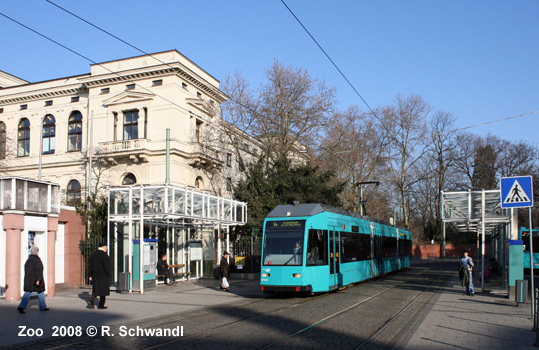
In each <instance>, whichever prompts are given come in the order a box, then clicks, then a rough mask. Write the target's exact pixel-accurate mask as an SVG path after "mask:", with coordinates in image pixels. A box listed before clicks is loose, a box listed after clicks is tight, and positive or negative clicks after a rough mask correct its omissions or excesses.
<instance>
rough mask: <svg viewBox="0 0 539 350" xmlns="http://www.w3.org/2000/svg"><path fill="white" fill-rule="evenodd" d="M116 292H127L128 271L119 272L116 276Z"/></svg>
mask: <svg viewBox="0 0 539 350" xmlns="http://www.w3.org/2000/svg"><path fill="white" fill-rule="evenodd" d="M118 292H120V293H121V294H127V293H129V272H120V275H119V276H118Z"/></svg>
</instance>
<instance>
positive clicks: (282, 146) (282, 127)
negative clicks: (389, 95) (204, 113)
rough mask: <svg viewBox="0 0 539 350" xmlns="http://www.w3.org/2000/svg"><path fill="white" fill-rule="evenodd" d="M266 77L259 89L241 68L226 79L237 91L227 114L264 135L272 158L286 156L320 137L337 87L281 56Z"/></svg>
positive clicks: (246, 128)
mask: <svg viewBox="0 0 539 350" xmlns="http://www.w3.org/2000/svg"><path fill="white" fill-rule="evenodd" d="M266 77H267V81H266V82H265V83H263V84H261V85H260V86H259V88H258V89H256V90H252V89H251V88H250V87H249V86H248V84H247V83H246V81H245V79H243V77H242V76H241V75H240V74H239V73H236V74H235V75H234V77H229V78H228V79H227V80H226V82H225V84H223V90H224V91H225V92H226V93H227V94H228V95H229V96H231V99H230V101H229V102H227V103H226V104H225V106H224V107H223V112H224V119H225V120H227V121H229V122H230V123H231V124H233V125H234V126H236V127H237V128H239V129H240V130H241V131H244V132H246V133H248V134H251V135H253V136H255V137H256V138H257V139H259V140H260V141H261V142H262V144H263V145H264V152H265V153H266V155H267V156H268V159H278V158H283V159H285V158H288V157H289V156H290V154H291V153H293V152H294V151H295V149H296V148H297V147H298V144H299V143H301V144H303V145H308V146H312V145H314V144H316V143H317V141H318V138H319V137H318V135H319V132H320V131H321V129H322V127H323V126H324V125H325V124H326V122H327V120H328V119H329V118H330V117H331V116H332V115H333V112H334V105H335V89H333V88H328V87H327V86H326V85H325V83H324V82H323V81H318V80H316V79H313V78H312V77H311V76H310V75H309V74H308V73H307V72H306V71H305V70H303V69H301V68H295V67H285V66H283V65H282V64H281V63H280V62H279V61H278V60H275V62H274V64H273V65H272V66H271V67H269V68H268V69H267V70H266Z"/></svg>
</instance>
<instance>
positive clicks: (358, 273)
mask: <svg viewBox="0 0 539 350" xmlns="http://www.w3.org/2000/svg"><path fill="white" fill-rule="evenodd" d="M261 260H262V268H261V273H260V288H261V290H263V291H264V292H313V293H315V292H328V291H331V290H335V289H338V288H340V287H343V286H346V285H349V284H352V283H356V282H359V281H364V280H367V279H370V278H373V277H376V276H380V275H383V274H386V273H389V272H392V271H397V270H401V269H404V268H407V267H410V264H411V260H412V233H411V232H410V231H408V230H406V229H404V228H400V227H396V226H393V225H390V224H388V223H386V222H383V221H380V220H375V219H372V218H369V217H366V216H360V215H357V214H354V213H351V212H348V211H345V210H341V209H337V208H333V207H330V206H327V205H323V204H294V205H279V206H277V207H276V208H275V209H274V210H273V211H271V212H270V213H269V214H268V216H267V217H266V219H265V220H264V232H263V241H262V259H261Z"/></svg>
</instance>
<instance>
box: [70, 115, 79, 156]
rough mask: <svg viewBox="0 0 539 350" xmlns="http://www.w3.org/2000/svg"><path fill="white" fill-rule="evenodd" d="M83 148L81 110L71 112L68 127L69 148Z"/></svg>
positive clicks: (72, 149) (73, 149)
mask: <svg viewBox="0 0 539 350" xmlns="http://www.w3.org/2000/svg"><path fill="white" fill-rule="evenodd" d="M81 148H82V114H81V113H80V112H79V111H75V112H73V113H71V116H70V117H69V123H68V127H67V150H68V152H71V151H80V150H81Z"/></svg>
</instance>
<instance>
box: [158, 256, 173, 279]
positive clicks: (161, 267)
mask: <svg viewBox="0 0 539 350" xmlns="http://www.w3.org/2000/svg"><path fill="white" fill-rule="evenodd" d="M157 273H158V274H159V275H164V276H165V284H168V283H167V280H170V285H171V286H173V285H174V284H176V280H175V279H174V274H173V273H172V270H171V269H169V267H168V264H167V254H166V253H164V254H161V260H159V261H158V262H157Z"/></svg>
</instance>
